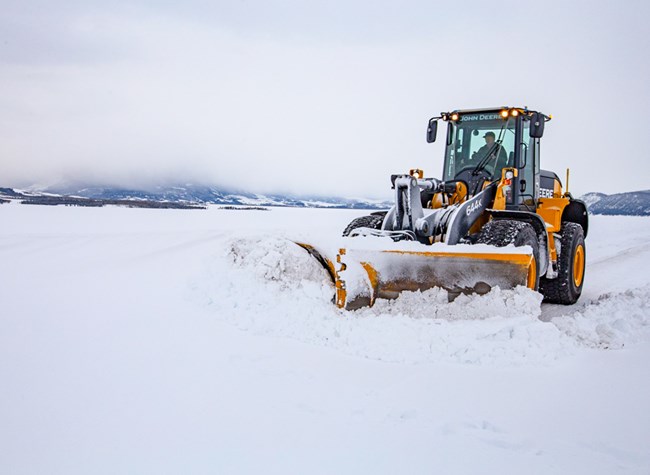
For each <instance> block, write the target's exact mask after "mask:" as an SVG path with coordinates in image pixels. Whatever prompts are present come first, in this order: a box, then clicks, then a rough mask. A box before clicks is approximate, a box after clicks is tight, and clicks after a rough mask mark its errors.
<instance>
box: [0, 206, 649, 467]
mask: <svg viewBox="0 0 650 475" xmlns="http://www.w3.org/2000/svg"><path fill="white" fill-rule="evenodd" d="M361 214H363V211H353V210H323V209H289V208H287V209H285V208H270V209H269V210H268V211H231V210H220V209H218V208H215V207H211V208H208V209H207V210H146V209H125V208H112V207H107V208H99V209H93V208H69V207H55V208H50V207H41V206H27V205H18V204H14V203H12V204H5V205H0V279H1V280H0V473H2V474H41V473H47V474H86V473H93V474H104V473H106V474H114V473H133V474H141V473H156V474H167V473H169V474H172V473H188V474H203V473H206V474H207V473H283V474H286V473H316V474H320V473H337V474H341V473H409V474H411V473H412V474H420V473H445V474H466V473H500V474H521V473H528V474H531V473H532V474H554V473H557V474H567V473H571V474H582V473H584V474H612V473H631V474H648V473H650V410H649V409H650V272H648V266H649V265H650V219H648V218H633V217H601V216H595V217H591V226H590V230H589V236H588V237H587V241H586V242H587V273H586V283H585V289H584V292H583V297H582V299H581V300H580V301H579V302H578V304H576V305H574V306H571V307H563V306H555V305H547V304H541V305H540V300H541V297H540V296H539V295H538V294H536V293H534V292H531V291H529V290H527V289H521V288H520V289H515V290H503V291H500V290H494V291H493V292H491V293H490V294H488V295H486V296H471V297H467V296H461V297H459V298H458V299H457V300H456V301H454V302H453V303H447V298H446V294H445V293H444V292H442V291H438V290H436V289H434V290H431V291H428V292H425V293H422V294H419V293H414V294H404V295H403V296H402V297H400V298H399V299H398V300H395V301H382V302H379V303H378V304H377V305H375V306H374V307H373V308H370V309H362V310H359V311H357V312H344V311H340V310H338V309H336V308H335V307H334V306H333V304H332V303H331V302H330V300H331V297H332V294H333V289H332V286H331V284H330V283H329V282H328V279H327V276H326V274H325V272H324V271H323V270H322V269H321V268H320V267H319V265H318V264H317V263H316V262H315V261H314V260H313V259H311V258H310V257H309V256H308V255H307V253H306V252H305V251H303V250H302V249H300V248H299V247H297V246H295V245H294V244H293V243H291V241H290V239H296V240H302V241H305V242H310V241H322V240H328V239H333V237H334V236H338V235H339V234H340V232H341V230H342V229H343V228H344V227H345V225H346V224H347V223H348V222H349V221H350V220H351V219H353V218H354V217H356V216H359V215H361Z"/></svg>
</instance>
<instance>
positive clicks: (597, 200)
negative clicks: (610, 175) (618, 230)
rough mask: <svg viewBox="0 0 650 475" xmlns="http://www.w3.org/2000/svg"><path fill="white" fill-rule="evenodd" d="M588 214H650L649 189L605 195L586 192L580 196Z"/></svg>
mask: <svg viewBox="0 0 650 475" xmlns="http://www.w3.org/2000/svg"><path fill="white" fill-rule="evenodd" d="M580 199H582V201H584V202H585V203H586V205H587V209H588V210H589V213H590V214H604V215H625V216H650V190H644V191H629V192H625V193H616V194H613V195H606V194H605V193H587V194H586V195H583V196H581V197H580Z"/></svg>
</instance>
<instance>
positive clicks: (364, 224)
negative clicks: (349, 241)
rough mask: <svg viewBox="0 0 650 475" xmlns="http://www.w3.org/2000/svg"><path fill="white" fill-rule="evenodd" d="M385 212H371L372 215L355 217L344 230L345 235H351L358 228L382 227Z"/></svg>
mask: <svg viewBox="0 0 650 475" xmlns="http://www.w3.org/2000/svg"><path fill="white" fill-rule="evenodd" d="M384 216H385V213H384V214H371V215H370V216H361V217H360V218H355V219H353V220H352V222H351V223H350V224H348V225H347V227H346V228H345V229H344V230H343V237H346V236H349V235H350V233H351V232H352V231H353V230H355V229H357V228H370V229H381V225H382V223H383V222H384Z"/></svg>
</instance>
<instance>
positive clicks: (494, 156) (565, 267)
mask: <svg viewBox="0 0 650 475" xmlns="http://www.w3.org/2000/svg"><path fill="white" fill-rule="evenodd" d="M550 120H551V116H547V115H545V114H543V113H541V112H538V111H533V110H529V109H528V108H525V107H524V108H521V107H498V108H489V109H471V110H455V111H451V112H443V113H441V114H440V116H438V117H434V118H432V119H430V120H429V124H428V127H427V142H429V143H432V142H434V141H435V140H436V138H437V131H438V123H439V121H442V122H446V123H447V131H446V137H445V157H444V166H443V173H442V178H441V179H436V178H426V177H425V174H424V172H423V171H422V170H421V169H412V170H410V172H409V173H408V174H402V175H393V176H392V177H391V183H392V188H393V189H394V193H395V201H394V204H393V206H392V207H391V208H390V209H389V210H388V211H381V212H375V213H372V214H371V215H369V216H362V217H359V218H357V219H355V220H353V221H352V222H351V223H350V224H349V225H348V226H347V227H346V228H345V230H344V231H343V236H344V237H345V238H346V239H345V240H344V242H345V244H344V246H342V247H339V248H338V249H337V250H336V251H335V254H336V255H335V256H334V255H333V253H331V252H327V251H326V250H325V249H322V248H319V247H318V246H315V245H311V244H307V243H298V244H299V245H300V246H301V247H303V248H304V249H306V250H307V251H308V252H309V253H310V254H311V255H312V256H314V257H315V258H316V259H318V261H319V262H320V263H321V264H322V265H323V267H325V269H326V270H327V271H328V272H329V274H330V277H331V278H332V280H333V282H334V284H335V288H336V295H335V297H334V300H335V303H336V305H337V306H339V307H341V308H345V309H348V310H354V309H357V308H360V307H364V306H371V305H373V304H374V303H375V301H376V300H377V299H378V298H396V297H397V296H398V295H399V294H400V293H401V292H403V291H418V290H419V291H424V290H427V289H430V288H433V287H441V288H444V289H446V290H447V291H448V292H449V295H450V298H455V296H457V295H459V294H460V293H479V294H484V293H487V292H489V291H490V290H491V289H492V288H493V287H495V286H499V287H500V288H502V289H505V288H514V287H516V286H519V285H524V286H526V287H528V288H530V289H533V290H538V291H539V292H541V293H542V294H543V296H544V300H545V301H547V302H552V303H558V304H566V305H568V304H573V303H575V302H576V301H577V300H578V298H579V297H580V294H581V292H582V286H583V283H584V276H585V257H586V253H585V237H586V236H587V231H588V215H587V208H586V206H585V204H584V203H583V202H582V201H580V200H576V199H574V198H573V197H572V196H571V194H570V193H569V191H568V180H569V170H568V169H567V176H566V184H565V185H566V187H565V188H563V187H562V183H561V181H560V179H559V178H558V176H557V175H556V174H555V173H553V172H551V171H547V170H542V169H540V141H541V138H542V136H543V134H544V126H545V123H546V122H548V121H550Z"/></svg>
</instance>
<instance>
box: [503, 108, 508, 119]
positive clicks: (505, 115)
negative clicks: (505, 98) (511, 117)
mask: <svg viewBox="0 0 650 475" xmlns="http://www.w3.org/2000/svg"><path fill="white" fill-rule="evenodd" d="M501 117H503V118H504V119H507V118H508V109H503V110H502V111H501Z"/></svg>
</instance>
